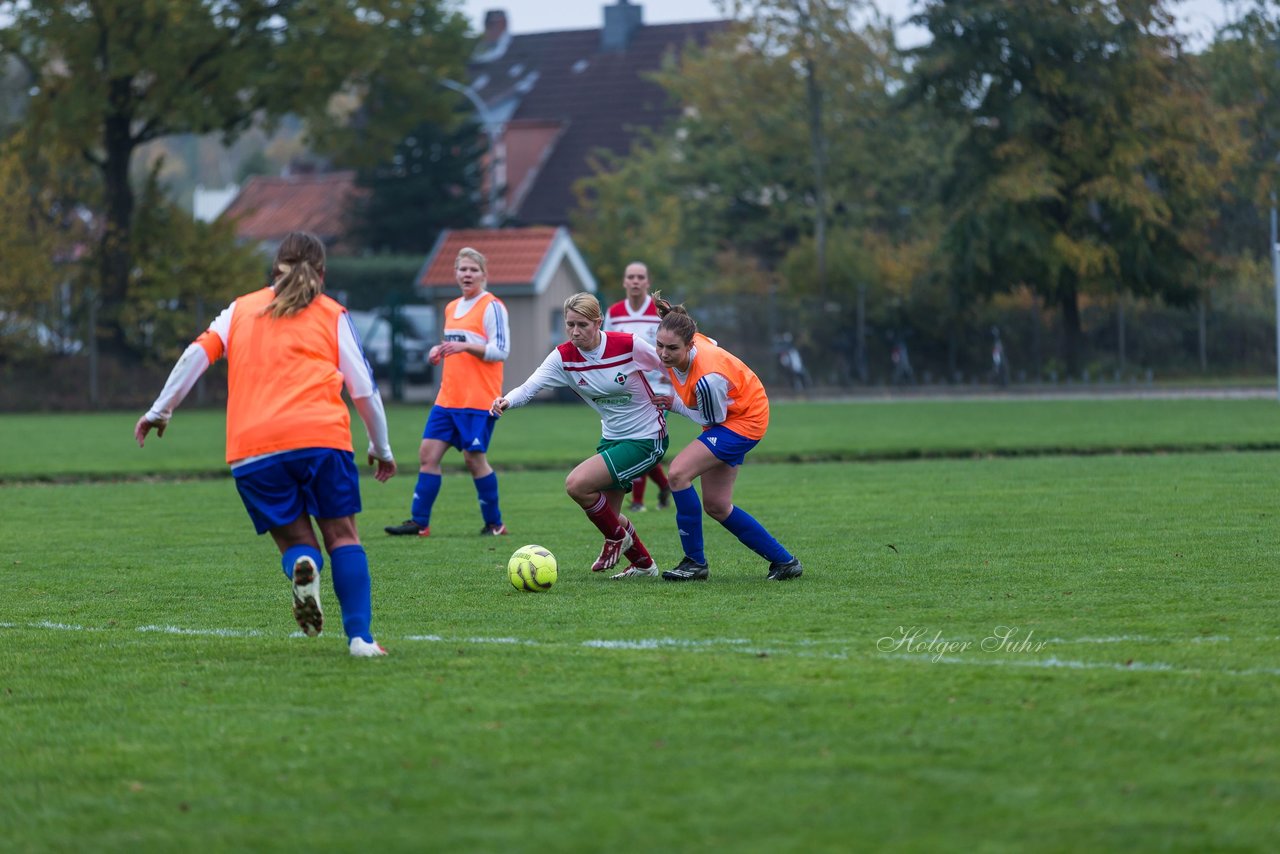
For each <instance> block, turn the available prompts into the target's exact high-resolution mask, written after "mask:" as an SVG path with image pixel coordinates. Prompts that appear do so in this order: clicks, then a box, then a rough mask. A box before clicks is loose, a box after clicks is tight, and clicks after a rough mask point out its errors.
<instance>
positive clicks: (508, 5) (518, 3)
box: [462, 0, 1231, 47]
mask: <svg viewBox="0 0 1280 854" xmlns="http://www.w3.org/2000/svg"><path fill="white" fill-rule="evenodd" d="M612 2H613V0H610V2H609V3H605V2H604V0H463V4H462V10H463V12H465V13H466V15H467V17H469V18H470V19H471V20H472V22H473V24H474V26H475V28H476V30H480V29H482V28H483V26H484V13H485V12H486V11H488V10H490V9H502V10H504V11H505V12H506V13H507V23H508V26H509V27H510V28H511V31H512V32H513V33H540V32H546V31H548V30H583V29H592V28H595V27H599V26H601V23H602V22H603V20H604V12H602V11H601V10H602V9H603V8H604V6H605V5H612ZM633 2H636V0H633ZM1230 2H1231V0H1184V2H1181V3H1176V4H1175V5H1174V8H1175V10H1176V11H1177V14H1178V17H1179V18H1180V19H1181V20H1182V21H1183V23H1184V28H1185V30H1186V31H1187V32H1188V33H1190V34H1192V35H1194V36H1195V37H1196V40H1195V41H1194V42H1193V44H1192V47H1198V46H1199V45H1200V44H1202V43H1203V41H1204V40H1206V39H1207V38H1208V37H1209V36H1210V35H1211V34H1212V32H1213V29H1214V27H1215V26H1217V25H1219V24H1222V23H1223V22H1224V21H1226V20H1227V18H1228V14H1227V6H1228V4H1229V3H1230ZM639 5H640V6H642V7H643V8H644V22H645V23H646V24H669V23H674V22H677V21H710V20H715V19H717V18H721V17H723V13H722V12H721V11H720V9H719V8H718V7H717V5H716V2H715V0H639ZM877 5H878V6H879V7H880V10H881V11H882V12H883V13H884V14H886V15H888V16H889V17H892V18H893V19H894V20H896V21H898V22H902V21H904V20H906V19H907V18H908V17H910V16H911V14H912V11H913V9H914V8H915V7H916V5H917V4H916V3H915V2H914V0H877ZM918 38H919V36H918V35H915V36H913V34H912V33H911V32H910V31H904V32H903V33H902V42H903V44H904V45H910V44H913V43H914V42H915V41H916V40H918Z"/></svg>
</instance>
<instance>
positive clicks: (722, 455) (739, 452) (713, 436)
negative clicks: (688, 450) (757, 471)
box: [698, 424, 760, 466]
mask: <svg viewBox="0 0 1280 854" xmlns="http://www.w3.org/2000/svg"><path fill="white" fill-rule="evenodd" d="M698 441H699V442H701V443H702V444H704V445H706V446H707V449H708V450H709V451H711V453H712V454H713V455H714V456H715V458H716V459H717V460H719V461H720V462H722V463H724V464H725V465H729V466H740V465H742V461H743V460H744V459H745V458H746V456H747V452H748V451H750V450H751V449H752V448H754V447H755V446H756V445H758V444H760V440H759V439H748V438H747V437H746V436H743V435H740V434H738V433H735V432H733V431H732V430H730V429H729V428H728V427H721V426H720V425H719V424H716V425H714V426H712V427H708V428H707V429H706V430H703V431H702V433H701V434H700V435H699V436H698Z"/></svg>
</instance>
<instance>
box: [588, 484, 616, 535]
mask: <svg viewBox="0 0 1280 854" xmlns="http://www.w3.org/2000/svg"><path fill="white" fill-rule="evenodd" d="M583 512H585V513H586V514H587V518H588V519H590V520H591V524H593V525H595V526H596V527H597V528H599V529H600V533H602V534H604V536H605V539H609V540H620V539H622V520H621V519H619V518H618V514H617V511H615V510H614V509H613V508H612V507H610V506H609V502H608V501H605V500H604V495H603V494H602V495H601V496H600V500H599V501H597V502H596V503H595V504H594V505H593V506H592V507H591V509H589V510H584V511H583Z"/></svg>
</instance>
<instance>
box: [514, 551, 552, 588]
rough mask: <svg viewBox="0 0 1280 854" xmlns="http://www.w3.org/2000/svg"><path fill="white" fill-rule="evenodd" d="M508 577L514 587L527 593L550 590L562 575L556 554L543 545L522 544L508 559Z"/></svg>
mask: <svg viewBox="0 0 1280 854" xmlns="http://www.w3.org/2000/svg"><path fill="white" fill-rule="evenodd" d="M507 577H508V578H510V579H511V586H512V587H514V588H515V589H517V590H523V591H524V592H526V593H541V592H543V591H544V590H550V589H551V585H553V584H555V583H556V579H557V578H559V577H560V573H559V571H558V570H557V569H556V556H555V555H553V554H552V553H551V552H549V551H547V550H546V549H544V548H543V547H542V546H536V545H528V546H521V547H520V548H518V549H516V553H515V554H513V555H512V556H511V560H509V561H507Z"/></svg>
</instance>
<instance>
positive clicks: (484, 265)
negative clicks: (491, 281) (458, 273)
mask: <svg viewBox="0 0 1280 854" xmlns="http://www.w3.org/2000/svg"><path fill="white" fill-rule="evenodd" d="M463 258H466V259H467V260H468V261H475V262H476V266H477V267H479V268H480V272H481V273H483V274H484V275H485V278H488V276H489V262H488V261H486V260H485V257H484V256H483V255H481V254H480V253H479V252H478V251H477V250H475V249H472V248H471V247H470V246H464V247H462V248H461V249H459V250H458V257H457V258H454V259H453V269H455V270H456V269H458V265H459V264H461V263H462V259H463Z"/></svg>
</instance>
